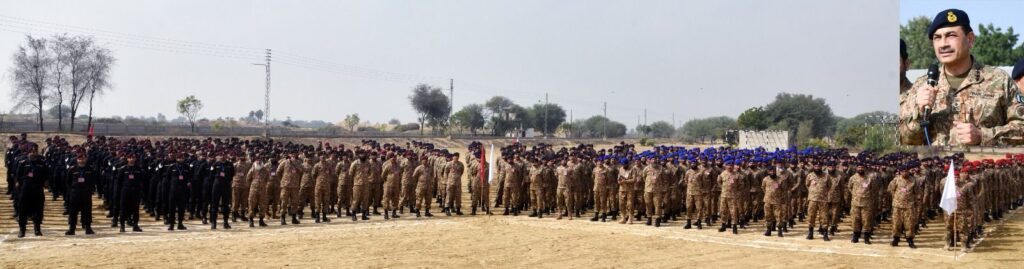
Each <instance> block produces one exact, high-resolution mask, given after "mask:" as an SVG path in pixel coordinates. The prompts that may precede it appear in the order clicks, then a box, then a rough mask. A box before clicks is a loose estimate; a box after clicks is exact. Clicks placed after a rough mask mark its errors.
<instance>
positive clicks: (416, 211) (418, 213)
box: [412, 210, 420, 218]
mask: <svg viewBox="0 0 1024 269" xmlns="http://www.w3.org/2000/svg"><path fill="white" fill-rule="evenodd" d="M412 212H413V213H415V214H416V217H417V218H419V217H420V211H419V210H413V211H412Z"/></svg>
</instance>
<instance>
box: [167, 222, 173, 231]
mask: <svg viewBox="0 0 1024 269" xmlns="http://www.w3.org/2000/svg"><path fill="white" fill-rule="evenodd" d="M167 230H168V231H174V224H173V223H172V224H170V225H168V226H167Z"/></svg>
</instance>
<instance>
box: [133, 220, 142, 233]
mask: <svg viewBox="0 0 1024 269" xmlns="http://www.w3.org/2000/svg"><path fill="white" fill-rule="evenodd" d="M132 232H142V228H139V222H138V221H135V222H133V223H132Z"/></svg>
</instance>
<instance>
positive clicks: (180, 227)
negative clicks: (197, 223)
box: [178, 221, 188, 230]
mask: <svg viewBox="0 0 1024 269" xmlns="http://www.w3.org/2000/svg"><path fill="white" fill-rule="evenodd" d="M178 230H188V228H186V227H185V224H184V223H181V222H180V221H179V222H178Z"/></svg>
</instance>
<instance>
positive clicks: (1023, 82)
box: [1015, 77, 1024, 90]
mask: <svg viewBox="0 0 1024 269" xmlns="http://www.w3.org/2000/svg"><path fill="white" fill-rule="evenodd" d="M1015 82H1016V83H1017V89H1022V90H1024V77H1021V78H1019V79H1017V81H1015Z"/></svg>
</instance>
